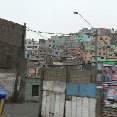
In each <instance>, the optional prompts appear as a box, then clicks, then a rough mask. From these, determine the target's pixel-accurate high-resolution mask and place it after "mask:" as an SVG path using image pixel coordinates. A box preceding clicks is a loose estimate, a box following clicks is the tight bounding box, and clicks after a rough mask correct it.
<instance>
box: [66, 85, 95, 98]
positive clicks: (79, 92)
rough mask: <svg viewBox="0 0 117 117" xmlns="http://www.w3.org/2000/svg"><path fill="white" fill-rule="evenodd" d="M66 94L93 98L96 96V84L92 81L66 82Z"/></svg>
mask: <svg viewBox="0 0 117 117" xmlns="http://www.w3.org/2000/svg"><path fill="white" fill-rule="evenodd" d="M66 94H67V95H68V96H80V97H91V98H95V97H96V85H95V84H93V83H87V84H82V83H81V84H80V83H79V84H68V85H67V91H66Z"/></svg>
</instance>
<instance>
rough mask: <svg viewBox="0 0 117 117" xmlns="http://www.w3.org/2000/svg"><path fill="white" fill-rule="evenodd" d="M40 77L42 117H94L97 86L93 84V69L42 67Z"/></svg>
mask: <svg viewBox="0 0 117 117" xmlns="http://www.w3.org/2000/svg"><path fill="white" fill-rule="evenodd" d="M87 74H90V75H87ZM43 76H44V79H43V94H42V107H41V117H95V116H96V85H95V84H94V83H92V82H94V81H95V80H94V79H95V77H94V72H92V70H91V71H90V72H89V70H88V71H83V72H81V71H78V70H76V69H68V68H48V69H47V68H45V69H44V74H43ZM84 76H85V77H84Z"/></svg>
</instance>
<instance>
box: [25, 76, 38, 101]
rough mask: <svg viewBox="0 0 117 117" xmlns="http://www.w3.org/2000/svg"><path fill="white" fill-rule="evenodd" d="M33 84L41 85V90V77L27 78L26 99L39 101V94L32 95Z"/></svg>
mask: <svg viewBox="0 0 117 117" xmlns="http://www.w3.org/2000/svg"><path fill="white" fill-rule="evenodd" d="M33 85H39V90H40V79H39V78H26V87H25V101H39V96H32V86H33ZM39 93H40V91H39Z"/></svg>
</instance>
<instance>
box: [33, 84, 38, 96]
mask: <svg viewBox="0 0 117 117" xmlns="http://www.w3.org/2000/svg"><path fill="white" fill-rule="evenodd" d="M32 96H39V85H32Z"/></svg>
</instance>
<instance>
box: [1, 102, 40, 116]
mask: <svg viewBox="0 0 117 117" xmlns="http://www.w3.org/2000/svg"><path fill="white" fill-rule="evenodd" d="M38 110H39V104H38V103H24V104H6V105H5V108H4V114H3V115H4V116H3V117H38Z"/></svg>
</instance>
